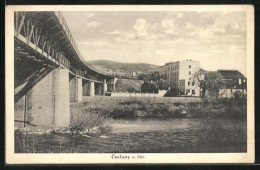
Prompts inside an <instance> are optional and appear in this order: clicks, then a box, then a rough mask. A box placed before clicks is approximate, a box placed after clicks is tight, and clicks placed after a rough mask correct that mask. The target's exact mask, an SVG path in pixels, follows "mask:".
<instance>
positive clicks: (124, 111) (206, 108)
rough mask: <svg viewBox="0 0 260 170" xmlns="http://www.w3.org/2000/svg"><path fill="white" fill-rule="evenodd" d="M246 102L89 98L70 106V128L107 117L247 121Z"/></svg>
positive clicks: (94, 124) (227, 100) (86, 125)
mask: <svg viewBox="0 0 260 170" xmlns="http://www.w3.org/2000/svg"><path fill="white" fill-rule="evenodd" d="M246 110H247V107H246V100H242V101H241V100H233V99H220V100H218V101H215V102H207V101H201V100H199V99H195V100H194V99H193V98H187V99H185V100H180V101H178V100H176V99H171V98H155V99H153V98H110V97H95V98H86V99H85V101H84V102H80V103H72V104H71V126H72V127H73V128H77V129H82V128H83V129H84V128H92V127H95V126H99V125H101V124H102V122H103V121H104V120H105V119H107V118H113V119H136V118H140V117H141V118H145V119H146V118H160V119H167V118H182V117H195V118H202V119H203V118H208V117H225V118H234V119H237V118H238V119H239V118H241V119H242V118H246Z"/></svg>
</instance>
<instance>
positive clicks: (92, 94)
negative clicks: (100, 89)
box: [90, 81, 95, 97]
mask: <svg viewBox="0 0 260 170" xmlns="http://www.w3.org/2000/svg"><path fill="white" fill-rule="evenodd" d="M90 96H91V97H93V96H95V83H94V82H93V81H91V82H90Z"/></svg>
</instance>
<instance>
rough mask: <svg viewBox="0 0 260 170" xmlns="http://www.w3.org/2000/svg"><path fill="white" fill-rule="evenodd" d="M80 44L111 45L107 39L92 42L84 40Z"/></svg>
mask: <svg viewBox="0 0 260 170" xmlns="http://www.w3.org/2000/svg"><path fill="white" fill-rule="evenodd" d="M78 44H79V45H86V46H94V47H99V46H105V45H109V43H108V42H106V41H93V42H92V41H91V42H87V41H83V42H79V43H78Z"/></svg>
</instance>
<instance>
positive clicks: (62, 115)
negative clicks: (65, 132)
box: [15, 69, 70, 128]
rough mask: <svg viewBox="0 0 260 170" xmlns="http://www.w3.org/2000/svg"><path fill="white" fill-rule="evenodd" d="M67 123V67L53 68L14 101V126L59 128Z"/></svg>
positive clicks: (68, 122) (68, 98)
mask: <svg viewBox="0 0 260 170" xmlns="http://www.w3.org/2000/svg"><path fill="white" fill-rule="evenodd" d="M26 122H29V124H28V123H26ZM69 124H70V95H69V71H68V70H67V69H55V70H53V71H52V72H50V73H49V74H48V75H47V76H46V77H45V78H43V79H42V80H41V81H40V82H39V83H38V84H36V85H35V86H34V87H33V88H32V89H31V90H30V91H29V92H28V93H27V94H26V95H25V96H24V97H22V98H21V99H20V100H19V101H18V102H16V103H15V125H16V127H25V126H26V127H27V126H29V127H36V128H38V127H41V128H59V127H66V126H68V125H69Z"/></svg>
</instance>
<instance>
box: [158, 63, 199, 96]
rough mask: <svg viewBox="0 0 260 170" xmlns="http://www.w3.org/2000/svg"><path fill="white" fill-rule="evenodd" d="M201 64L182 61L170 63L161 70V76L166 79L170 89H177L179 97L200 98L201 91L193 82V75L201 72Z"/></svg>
mask: <svg viewBox="0 0 260 170" xmlns="http://www.w3.org/2000/svg"><path fill="white" fill-rule="evenodd" d="M199 69H200V62H199V61H194V60H181V61H177V62H168V63H166V64H165V65H164V66H161V67H160V68H159V75H160V77H163V78H165V79H166V83H167V85H168V87H170V88H173V89H176V90H177V93H178V94H179V95H185V96H199V95H200V89H199V87H198V86H197V85H196V84H195V83H194V82H193V81H192V74H193V73H195V72H197V71H199Z"/></svg>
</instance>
